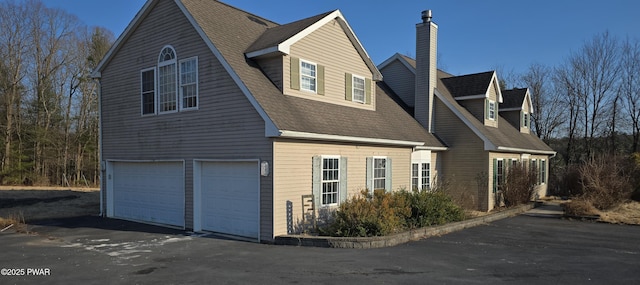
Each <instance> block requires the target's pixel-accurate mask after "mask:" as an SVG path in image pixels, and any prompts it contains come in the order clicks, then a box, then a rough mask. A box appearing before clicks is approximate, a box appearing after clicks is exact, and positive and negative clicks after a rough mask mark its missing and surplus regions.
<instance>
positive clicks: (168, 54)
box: [158, 47, 176, 62]
mask: <svg viewBox="0 0 640 285" xmlns="http://www.w3.org/2000/svg"><path fill="white" fill-rule="evenodd" d="M175 59H176V52H175V51H174V50H173V48H172V47H164V48H163V49H162V51H161V52H160V56H159V57H158V62H165V61H170V60H175Z"/></svg>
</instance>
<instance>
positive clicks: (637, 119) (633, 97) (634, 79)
mask: <svg viewBox="0 0 640 285" xmlns="http://www.w3.org/2000/svg"><path fill="white" fill-rule="evenodd" d="M620 65H621V72H620V88H619V89H618V96H619V97H620V98H621V100H622V101H623V106H624V108H625V110H626V114H625V115H627V116H628V117H629V119H630V124H631V126H630V129H631V134H632V138H633V143H632V145H631V149H630V151H631V152H638V151H640V149H638V144H639V142H640V42H639V41H638V40H635V41H631V40H629V39H627V40H626V41H625V42H623V44H622V55H621V61H620Z"/></svg>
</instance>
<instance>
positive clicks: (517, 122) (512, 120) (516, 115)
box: [500, 110, 522, 131]
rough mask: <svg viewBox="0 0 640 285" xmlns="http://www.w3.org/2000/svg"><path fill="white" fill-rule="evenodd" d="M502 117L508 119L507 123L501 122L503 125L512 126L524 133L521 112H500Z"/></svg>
mask: <svg viewBox="0 0 640 285" xmlns="http://www.w3.org/2000/svg"><path fill="white" fill-rule="evenodd" d="M500 116H502V118H504V119H506V122H505V121H501V122H500V123H501V124H507V123H508V124H511V125H512V126H513V127H514V128H516V129H518V130H520V131H522V126H521V123H522V113H521V112H520V110H518V111H504V112H500Z"/></svg>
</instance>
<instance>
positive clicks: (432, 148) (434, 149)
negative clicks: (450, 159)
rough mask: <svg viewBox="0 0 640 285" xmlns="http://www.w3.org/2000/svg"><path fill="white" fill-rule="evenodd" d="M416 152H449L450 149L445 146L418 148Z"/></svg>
mask: <svg viewBox="0 0 640 285" xmlns="http://www.w3.org/2000/svg"><path fill="white" fill-rule="evenodd" d="M415 150H433V151H447V150H449V148H448V147H445V146H426V145H423V146H416V147H415Z"/></svg>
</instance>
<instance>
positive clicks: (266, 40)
mask: <svg viewBox="0 0 640 285" xmlns="http://www.w3.org/2000/svg"><path fill="white" fill-rule="evenodd" d="M245 56H246V57H247V58H249V59H252V60H255V61H256V62H257V63H258V64H259V65H260V67H261V69H262V70H263V72H265V74H267V76H269V78H270V79H271V81H272V82H273V83H274V84H275V85H276V86H277V87H278V88H279V89H280V90H281V91H282V93H283V94H284V95H289V96H296V97H301V98H305V99H310V100H316V101H322V102H326V103H331V104H337V105H342V106H349V107H355V108H360V109H368V110H374V109H375V106H376V104H375V92H376V89H375V86H376V84H375V82H376V81H381V80H382V74H381V73H380V71H379V70H378V68H377V67H376V66H375V64H374V63H373V62H372V61H371V59H370V58H369V55H368V54H367V52H366V51H365V49H364V48H363V47H362V44H361V43H360V41H359V40H358V38H357V37H356V35H355V34H354V33H353V30H352V29H351V27H350V26H349V24H348V23H347V21H346V20H345V18H344V16H343V15H342V13H341V12H340V11H339V10H335V11H332V12H327V13H324V14H320V15H317V16H313V17H310V18H306V19H303V20H300V21H296V22H292V23H289V24H285V25H281V26H277V27H272V28H269V29H267V30H266V31H265V32H264V33H263V34H262V35H261V36H260V37H259V38H258V39H257V40H256V41H255V42H253V44H252V45H251V46H250V47H249V48H247V50H245Z"/></svg>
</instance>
